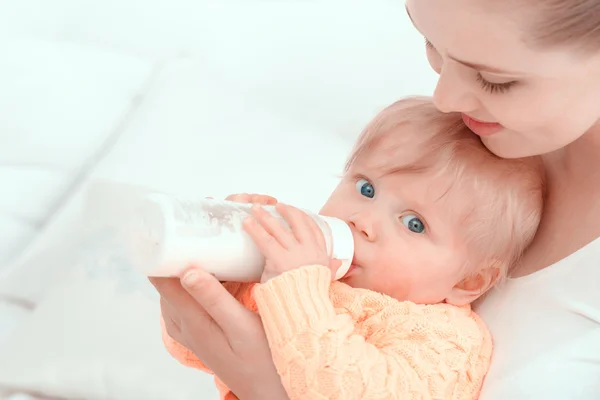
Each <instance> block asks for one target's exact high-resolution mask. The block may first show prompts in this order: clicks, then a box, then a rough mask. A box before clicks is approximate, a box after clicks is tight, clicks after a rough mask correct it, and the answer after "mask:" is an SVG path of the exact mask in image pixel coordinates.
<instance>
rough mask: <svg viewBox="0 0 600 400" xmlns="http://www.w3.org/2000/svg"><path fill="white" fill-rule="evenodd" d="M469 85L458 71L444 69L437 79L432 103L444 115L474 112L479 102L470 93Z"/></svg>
mask: <svg viewBox="0 0 600 400" xmlns="http://www.w3.org/2000/svg"><path fill="white" fill-rule="evenodd" d="M449 68H450V67H449ZM471 84H472V83H470V82H468V81H467V80H466V78H465V77H463V76H461V74H460V73H459V71H456V70H450V69H446V70H444V71H442V73H441V74H440V77H439V78H438V83H437V85H436V87H435V91H434V92H433V103H434V104H435V106H436V107H437V109H438V110H440V111H441V112H444V113H450V112H462V113H469V112H472V111H475V110H476V109H477V108H478V107H479V100H478V99H477V97H476V96H475V94H474V93H473V92H472V90H471V87H470V85H471Z"/></svg>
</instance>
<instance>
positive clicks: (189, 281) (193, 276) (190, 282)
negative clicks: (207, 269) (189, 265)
mask: <svg viewBox="0 0 600 400" xmlns="http://www.w3.org/2000/svg"><path fill="white" fill-rule="evenodd" d="M200 279H201V277H200V274H199V273H198V271H194V270H191V271H188V272H186V273H185V274H184V275H183V278H181V283H183V284H184V285H186V286H194V285H196V284H197V283H198V282H199V281H200Z"/></svg>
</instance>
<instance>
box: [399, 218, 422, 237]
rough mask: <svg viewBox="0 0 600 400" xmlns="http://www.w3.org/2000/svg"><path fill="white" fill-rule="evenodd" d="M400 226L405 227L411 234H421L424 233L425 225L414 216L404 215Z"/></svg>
mask: <svg viewBox="0 0 600 400" xmlns="http://www.w3.org/2000/svg"><path fill="white" fill-rule="evenodd" d="M402 224H404V226H406V227H407V228H408V229H409V230H410V231H411V232H414V233H423V232H425V224H424V223H423V221H421V220H420V219H419V217H417V216H416V215H414V214H406V215H405V216H403V217H402Z"/></svg>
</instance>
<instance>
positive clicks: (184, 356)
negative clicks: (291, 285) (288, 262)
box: [161, 282, 257, 400]
mask: <svg viewBox="0 0 600 400" xmlns="http://www.w3.org/2000/svg"><path fill="white" fill-rule="evenodd" d="M254 285H255V284H254V283H238V282H225V283H223V286H224V287H225V288H226V289H227V291H229V293H231V294H232V295H233V296H234V297H235V298H236V299H237V300H238V301H239V302H240V303H242V304H243V305H244V306H246V308H248V309H249V310H250V311H253V312H257V308H256V303H255V301H254V299H253V297H252V289H253V287H254ZM161 329H162V339H163V343H164V345H165V348H166V349H167V351H168V352H169V354H170V355H171V356H172V357H173V358H175V359H176V360H177V361H179V362H180V363H181V364H183V365H185V366H186V367H190V368H196V369H199V370H202V371H204V372H207V373H209V374H212V371H211V370H210V369H208V367H206V365H204V363H202V361H200V360H199V359H198V357H196V355H195V354H194V353H193V352H192V351H191V350H189V349H188V348H186V347H185V346H183V345H182V344H180V343H179V342H177V341H176V340H175V339H173V338H172V337H171V336H169V334H168V333H167V330H166V329H165V325H164V321H163V319H162V317H161ZM215 384H216V386H217V388H218V389H219V392H220V393H221V399H224V400H236V399H237V397H236V396H235V395H234V394H233V392H231V391H230V390H229V389H228V388H227V387H226V386H225V385H224V384H223V382H221V380H220V379H219V378H218V377H215Z"/></svg>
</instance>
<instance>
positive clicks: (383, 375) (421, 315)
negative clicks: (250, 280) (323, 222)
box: [163, 266, 492, 400]
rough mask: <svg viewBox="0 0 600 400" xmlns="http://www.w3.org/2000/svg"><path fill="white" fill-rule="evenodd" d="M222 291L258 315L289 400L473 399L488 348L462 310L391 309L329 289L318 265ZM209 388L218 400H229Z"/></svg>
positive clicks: (359, 294)
mask: <svg viewBox="0 0 600 400" xmlns="http://www.w3.org/2000/svg"><path fill="white" fill-rule="evenodd" d="M225 285H226V286H227V288H228V290H229V291H230V292H231V293H232V294H233V295H234V296H235V297H236V298H237V299H238V300H240V301H241V302H242V303H243V304H244V305H246V307H248V308H249V309H250V310H252V311H255V312H258V313H259V314H260V316H261V319H262V321H263V325H264V328H265V332H266V336H267V339H268V341H269V345H270V347H271V351H272V356H273V361H274V363H275V366H276V367H277V371H278V372H279V375H280V376H281V380H282V382H283V385H284V387H285V389H286V390H287V393H288V394H289V397H290V399H291V400H295V399H303V400H317V399H318V400H329V399H331V400H334V399H336V400H350V399H365V400H366V399H405V400H409V399H415V400H416V399H419V400H425V399H429V400H434V399H439V400H466V399H477V397H478V394H479V390H480V388H481V385H482V382H483V378H484V376H485V374H486V373H487V370H488V366H489V363H490V359H491V353H492V340H491V336H490V334H489V332H488V330H487V329H486V327H485V326H484V325H483V323H482V321H481V320H480V319H479V317H477V316H476V315H475V313H473V312H472V311H471V308H470V307H455V306H451V305H448V304H433V305H420V304H414V303H411V302H407V301H403V302H401V301H398V300H395V299H393V298H391V297H389V296H386V295H383V294H380V293H376V292H373V291H370V290H366V289H355V288H352V287H350V286H348V285H345V284H343V283H340V282H331V273H330V270H329V269H328V268H326V267H323V266H307V267H303V268H299V269H296V270H292V271H289V272H286V273H284V274H282V275H280V276H278V277H276V278H274V279H271V280H270V281H269V282H267V283H265V284H255V285H251V284H240V283H226V284H225ZM163 340H164V342H165V345H166V348H167V350H168V351H169V352H170V354H171V355H172V356H173V357H175V358H176V359H177V360H179V361H180V362H181V363H183V364H184V365H186V366H189V367H194V368H199V369H202V370H205V371H207V372H210V371H208V370H207V368H206V367H205V366H204V365H203V364H202V363H201V362H200V361H199V360H198V359H197V358H196V357H195V356H194V354H193V353H192V352H191V351H189V350H188V349H186V348H185V347H183V346H182V345H180V344H179V343H177V342H176V341H174V340H173V339H172V338H170V337H169V336H168V335H167V334H166V331H165V330H164V326H163ZM215 381H216V384H217V387H218V388H219V391H220V393H221V398H222V399H226V400H233V399H237V397H236V396H235V395H234V394H233V393H232V392H230V391H229V390H228V389H227V388H226V387H225V385H223V383H222V382H220V380H219V379H218V377H216V378H215Z"/></svg>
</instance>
